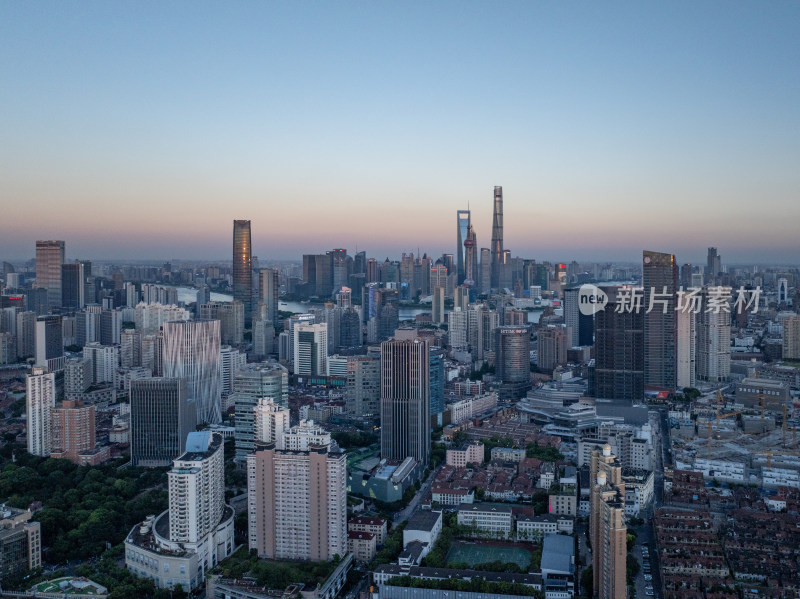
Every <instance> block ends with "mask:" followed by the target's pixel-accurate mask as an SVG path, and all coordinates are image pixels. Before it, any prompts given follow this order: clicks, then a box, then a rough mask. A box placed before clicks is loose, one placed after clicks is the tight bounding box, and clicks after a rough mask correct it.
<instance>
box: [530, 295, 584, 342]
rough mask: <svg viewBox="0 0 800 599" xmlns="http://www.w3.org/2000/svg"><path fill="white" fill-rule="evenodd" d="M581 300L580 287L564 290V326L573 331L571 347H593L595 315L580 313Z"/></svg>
mask: <svg viewBox="0 0 800 599" xmlns="http://www.w3.org/2000/svg"><path fill="white" fill-rule="evenodd" d="M540 293H541V292H540ZM579 298H580V287H567V288H566V289H564V302H563V304H564V324H566V325H567V326H568V327H570V329H571V331H572V336H571V337H572V338H571V339H570V340H568V343H569V345H570V347H577V346H580V345H592V343H593V342H594V315H593V314H584V313H583V312H581V311H580V307H579V304H578V302H579ZM531 299H533V298H531Z"/></svg>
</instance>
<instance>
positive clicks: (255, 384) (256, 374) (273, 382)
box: [233, 362, 289, 463]
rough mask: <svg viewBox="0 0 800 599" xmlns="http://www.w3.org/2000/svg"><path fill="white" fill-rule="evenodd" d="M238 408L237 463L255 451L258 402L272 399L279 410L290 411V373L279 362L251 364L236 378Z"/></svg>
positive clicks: (237, 373)
mask: <svg viewBox="0 0 800 599" xmlns="http://www.w3.org/2000/svg"><path fill="white" fill-rule="evenodd" d="M233 392H234V396H233V399H234V404H235V409H236V432H235V438H236V461H237V462H241V463H243V462H244V461H245V460H246V458H247V454H249V453H251V452H252V451H253V439H254V437H253V430H254V417H255V416H254V412H253V410H254V409H255V407H256V406H257V405H258V400H259V399H261V398H264V397H267V398H270V399H272V401H273V402H274V403H275V405H276V406H277V407H278V408H280V409H288V408H289V371H288V370H286V368H285V367H284V366H281V365H280V364H278V363H277V362H261V363H258V364H248V365H247V366H245V367H244V368H241V369H239V370H237V371H236V372H235V373H234V375H233Z"/></svg>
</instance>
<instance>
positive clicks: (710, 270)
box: [705, 247, 722, 285]
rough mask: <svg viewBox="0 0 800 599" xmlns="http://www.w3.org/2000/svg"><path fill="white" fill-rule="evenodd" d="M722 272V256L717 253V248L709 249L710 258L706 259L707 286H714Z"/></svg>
mask: <svg viewBox="0 0 800 599" xmlns="http://www.w3.org/2000/svg"><path fill="white" fill-rule="evenodd" d="M721 272H722V256H720V255H719V253H718V252H717V248H713V247H712V248H708V257H707V258H706V272H705V275H706V277H705V283H706V285H713V284H714V283H715V282H716V279H717V277H718V276H719V274H720V273H721Z"/></svg>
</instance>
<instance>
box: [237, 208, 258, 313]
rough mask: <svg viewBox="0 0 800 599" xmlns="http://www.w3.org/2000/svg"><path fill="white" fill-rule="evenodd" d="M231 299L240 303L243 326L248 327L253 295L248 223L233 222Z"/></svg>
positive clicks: (245, 221)
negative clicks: (242, 313) (242, 312)
mask: <svg viewBox="0 0 800 599" xmlns="http://www.w3.org/2000/svg"><path fill="white" fill-rule="evenodd" d="M232 275H233V299H234V300H239V301H240V302H242V306H243V309H244V326H249V325H250V318H251V313H252V310H253V307H252V294H253V270H252V245H251V242H250V221H249V220H235V221H233V271H232Z"/></svg>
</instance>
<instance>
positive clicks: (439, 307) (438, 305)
mask: <svg viewBox="0 0 800 599" xmlns="http://www.w3.org/2000/svg"><path fill="white" fill-rule="evenodd" d="M431 308H432V310H431V318H432V319H433V323H434V324H442V323H444V287H442V286H441V285H437V286H436V287H434V288H433V304H432V305H431Z"/></svg>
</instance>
